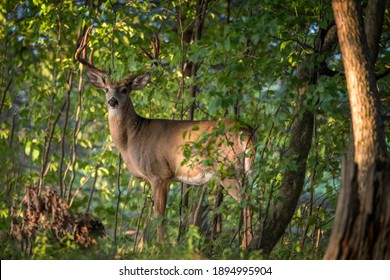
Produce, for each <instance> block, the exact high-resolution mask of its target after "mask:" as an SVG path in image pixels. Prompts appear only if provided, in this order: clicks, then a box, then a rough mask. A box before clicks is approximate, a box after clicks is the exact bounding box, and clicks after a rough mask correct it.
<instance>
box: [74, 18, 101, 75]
mask: <svg viewBox="0 0 390 280" xmlns="http://www.w3.org/2000/svg"><path fill="white" fill-rule="evenodd" d="M92 28H93V25H91V26H90V27H88V29H87V31H86V32H85V35H84V37H83V39H82V40H81V43H80V46H79V48H78V49H77V51H76V59H77V60H78V61H79V62H80V63H81V64H83V65H85V66H86V67H87V68H88V70H89V71H91V72H93V73H95V74H96V75H98V76H100V77H104V76H107V72H106V71H102V70H100V69H99V68H97V67H95V66H94V65H93V64H92V52H91V54H90V56H89V62H88V60H86V59H85V57H86V53H87V50H86V47H87V45H88V43H89V40H88V36H89V33H91V30H92Z"/></svg>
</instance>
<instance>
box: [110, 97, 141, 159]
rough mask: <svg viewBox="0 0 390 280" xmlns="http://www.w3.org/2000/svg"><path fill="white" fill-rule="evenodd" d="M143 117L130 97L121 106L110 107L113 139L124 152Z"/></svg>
mask: <svg viewBox="0 0 390 280" xmlns="http://www.w3.org/2000/svg"><path fill="white" fill-rule="evenodd" d="M140 122H141V117H140V116H139V115H138V114H137V113H136V112H135V110H134V106H133V103H132V102H131V99H130V97H129V98H128V100H127V102H126V104H125V105H124V106H122V107H120V108H110V107H109V108H108V124H109V127H110V133H111V137H112V140H113V142H114V144H115V146H116V147H117V148H118V150H119V151H120V152H121V153H122V151H124V150H125V149H126V147H127V145H128V142H129V140H131V139H132V138H133V137H134V136H135V134H136V131H137V127H138V126H139V124H140Z"/></svg>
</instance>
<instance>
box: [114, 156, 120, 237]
mask: <svg viewBox="0 0 390 280" xmlns="http://www.w3.org/2000/svg"><path fill="white" fill-rule="evenodd" d="M121 165H122V157H121V155H120V154H119V155H118V177H117V188H118V198H117V200H116V209H115V228H114V241H115V244H116V243H117V230H118V212H119V203H120V199H121V194H122V192H121Z"/></svg>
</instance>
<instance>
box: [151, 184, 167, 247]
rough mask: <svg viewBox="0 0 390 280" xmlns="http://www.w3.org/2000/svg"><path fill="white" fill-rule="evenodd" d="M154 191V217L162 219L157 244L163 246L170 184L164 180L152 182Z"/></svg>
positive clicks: (158, 229) (158, 228)
mask: <svg viewBox="0 0 390 280" xmlns="http://www.w3.org/2000/svg"><path fill="white" fill-rule="evenodd" d="M151 185H152V191H153V207H154V217H155V218H156V219H157V220H160V219H162V221H161V222H159V224H158V226H157V243H160V244H163V243H164V241H165V219H164V217H165V208H166V205H167V198H168V182H166V181H164V180H160V179H157V180H153V181H152V182H151Z"/></svg>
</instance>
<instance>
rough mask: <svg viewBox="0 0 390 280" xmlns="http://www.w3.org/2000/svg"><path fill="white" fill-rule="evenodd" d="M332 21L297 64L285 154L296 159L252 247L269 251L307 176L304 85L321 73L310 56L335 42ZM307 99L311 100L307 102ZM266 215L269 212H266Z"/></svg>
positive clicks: (308, 116)
mask: <svg viewBox="0 0 390 280" xmlns="http://www.w3.org/2000/svg"><path fill="white" fill-rule="evenodd" d="M335 31H336V28H335V26H334V25H330V26H329V27H328V29H327V30H322V29H321V30H320V33H319V34H318V40H317V42H316V46H315V48H316V50H317V52H318V53H315V54H313V55H310V56H307V57H306V58H305V59H304V60H303V61H302V62H301V63H300V65H299V67H298V70H297V78H298V80H299V83H300V86H299V88H298V90H297V92H298V94H297V101H296V103H297V105H296V108H295V112H294V115H295V116H294V118H293V123H292V125H291V138H290V139H291V140H290V145H289V148H288V151H287V153H288V156H289V157H292V158H294V159H295V160H296V162H295V163H296V166H297V168H295V169H287V170H286V171H285V172H284V174H283V179H282V183H281V186H280V188H279V191H278V193H277V195H276V200H277V201H276V203H275V206H274V207H271V210H270V211H269V212H270V213H272V214H271V215H270V216H267V218H266V219H265V221H264V223H263V227H262V228H261V229H259V230H258V231H257V233H256V236H255V241H256V242H255V244H254V246H255V248H256V249H260V250H262V251H263V252H264V253H265V254H269V253H270V252H271V251H272V249H273V248H274V246H275V245H276V243H277V242H278V240H279V239H280V238H281V237H282V235H283V233H284V232H285V230H286V228H287V226H288V224H289V223H290V221H291V218H292V216H293V215H294V212H295V209H296V207H297V203H298V199H299V196H300V195H301V193H302V188H303V185H304V182H305V176H306V161H307V158H308V155H309V152H310V148H311V142H312V138H313V125H314V117H315V115H314V113H313V111H312V110H310V109H309V108H305V106H304V104H305V101H307V99H308V98H309V97H308V96H309V95H308V94H307V88H308V86H309V85H315V84H316V83H317V77H318V75H319V74H321V71H322V69H320V67H313V66H312V65H316V63H313V61H312V60H313V59H314V60H316V59H318V57H317V56H318V55H320V54H322V55H325V56H326V55H328V54H329V52H330V51H331V50H332V49H333V47H334V46H335V44H336V43H337V40H336V38H337V34H336V32H335ZM307 103H310V102H307ZM267 215H268V213H267Z"/></svg>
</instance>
